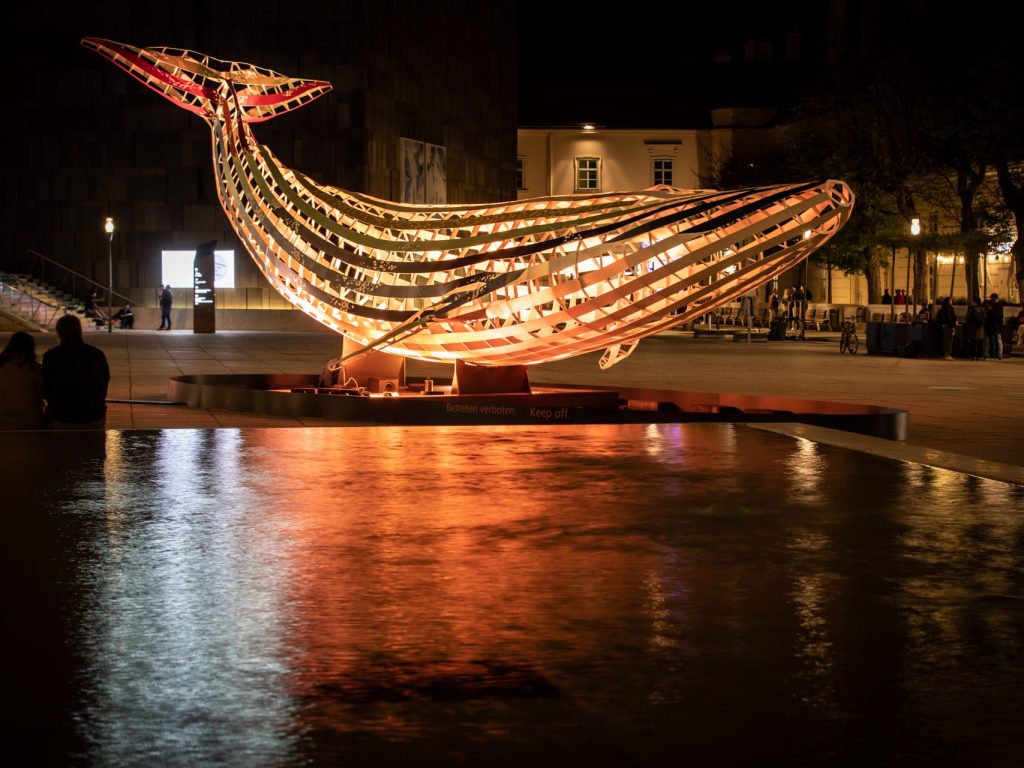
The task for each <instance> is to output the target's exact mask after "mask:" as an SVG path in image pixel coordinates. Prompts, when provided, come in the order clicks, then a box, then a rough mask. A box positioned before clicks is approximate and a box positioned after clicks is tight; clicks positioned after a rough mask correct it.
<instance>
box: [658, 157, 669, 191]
mask: <svg viewBox="0 0 1024 768" xmlns="http://www.w3.org/2000/svg"><path fill="white" fill-rule="evenodd" d="M654 183H655V184H668V185H669V186H670V187H671V186H672V158H671V157H656V158H654Z"/></svg>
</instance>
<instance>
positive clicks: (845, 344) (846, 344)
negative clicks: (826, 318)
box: [839, 320, 860, 355]
mask: <svg viewBox="0 0 1024 768" xmlns="http://www.w3.org/2000/svg"><path fill="white" fill-rule="evenodd" d="M859 346H860V341H859V340H858V338H857V326H856V325H854V324H853V323H852V322H850V321H849V320H847V321H846V322H844V323H843V328H842V335H841V336H840V337H839V354H843V352H849V353H850V354H851V355H855V354H857V349H858V347H859Z"/></svg>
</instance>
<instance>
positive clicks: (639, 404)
mask: <svg viewBox="0 0 1024 768" xmlns="http://www.w3.org/2000/svg"><path fill="white" fill-rule="evenodd" d="M317 380H318V377H317V376H316V375H305V374H206V375H197V376H178V377H175V378H173V379H170V380H169V381H168V390H167V395H168V398H169V399H170V400H172V401H175V402H184V403H186V404H188V405H189V406H191V407H193V408H219V409H224V410H230V411H256V412H259V413H267V414H271V415H274V416H288V417H291V418H321V419H328V420H331V421H340V422H349V423H358V424H402V425H444V424H535V425H536V424H637V423H640V424H644V423H683V422H693V421H712V422H776V423H778V422H799V423H802V424H813V425H816V426H820V427H830V428H833V429H843V430H847V431H850V432H858V433H860V434H865V435H871V436H874V437H884V438H887V439H890V440H904V439H906V436H907V424H908V412H907V411H905V410H900V409H895V408H882V407H879V406H872V405H860V404H856V403H837V402H829V401H824V400H803V399H800V398H794V397H769V396H760V395H740V394H722V393H711V392H686V391H678V390H656V389H637V388H630V387H618V388H615V389H609V388H599V387H582V386H573V385H561V384H549V385H539V386H538V385H535V386H534V387H533V391H532V392H530V393H507V394H486V395H465V394H463V395H456V394H452V393H451V383H450V382H449V381H442V380H440V379H430V380H425V379H422V378H419V379H417V378H412V377H410V378H409V380H408V382H407V385H406V386H404V387H401V388H399V389H398V390H396V391H385V392H380V393H378V394H368V393H367V392H366V390H365V389H354V388H351V389H345V388H342V387H326V388H324V387H317V386H316V383H317ZM428 382H430V383H429V384H428ZM431 389H432V391H430V390H431Z"/></svg>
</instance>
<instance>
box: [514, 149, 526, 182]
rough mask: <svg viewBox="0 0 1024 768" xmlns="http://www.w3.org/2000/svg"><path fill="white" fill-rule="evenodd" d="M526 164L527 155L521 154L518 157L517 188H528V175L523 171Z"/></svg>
mask: <svg viewBox="0 0 1024 768" xmlns="http://www.w3.org/2000/svg"><path fill="white" fill-rule="evenodd" d="M525 165H526V158H525V157H523V156H522V155H520V156H519V157H517V158H516V189H526V176H525V175H524V173H523V166H525Z"/></svg>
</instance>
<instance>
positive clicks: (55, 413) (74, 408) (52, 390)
mask: <svg viewBox="0 0 1024 768" xmlns="http://www.w3.org/2000/svg"><path fill="white" fill-rule="evenodd" d="M56 330H57V337H58V338H59V339H60V343H59V344H58V345H57V346H56V347H54V348H52V349H49V350H47V351H46V353H45V354H44V355H43V363H42V365H40V364H39V362H38V361H37V360H36V342H35V339H33V338H32V337H31V336H30V335H29V334H27V333H25V332H24V331H18V332H16V333H14V334H12V335H11V338H10V340H9V341H8V342H7V346H6V347H4V350H3V352H0V429H41V428H43V427H46V426H50V427H53V428H55V429H102V428H103V427H104V425H105V423H106V415H107V404H106V399H107V386H108V384H109V383H110V368H109V367H108V365H107V358H106V356H105V355H104V354H103V352H102V351H101V350H99V349H97V348H96V347H94V346H92V345H90V344H86V343H85V341H84V340H83V339H82V323H81V321H80V320H79V319H78V318H77V317H76V316H75V315H64V316H63V317H62V318H60V319H59V320H58V321H57V325H56Z"/></svg>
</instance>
